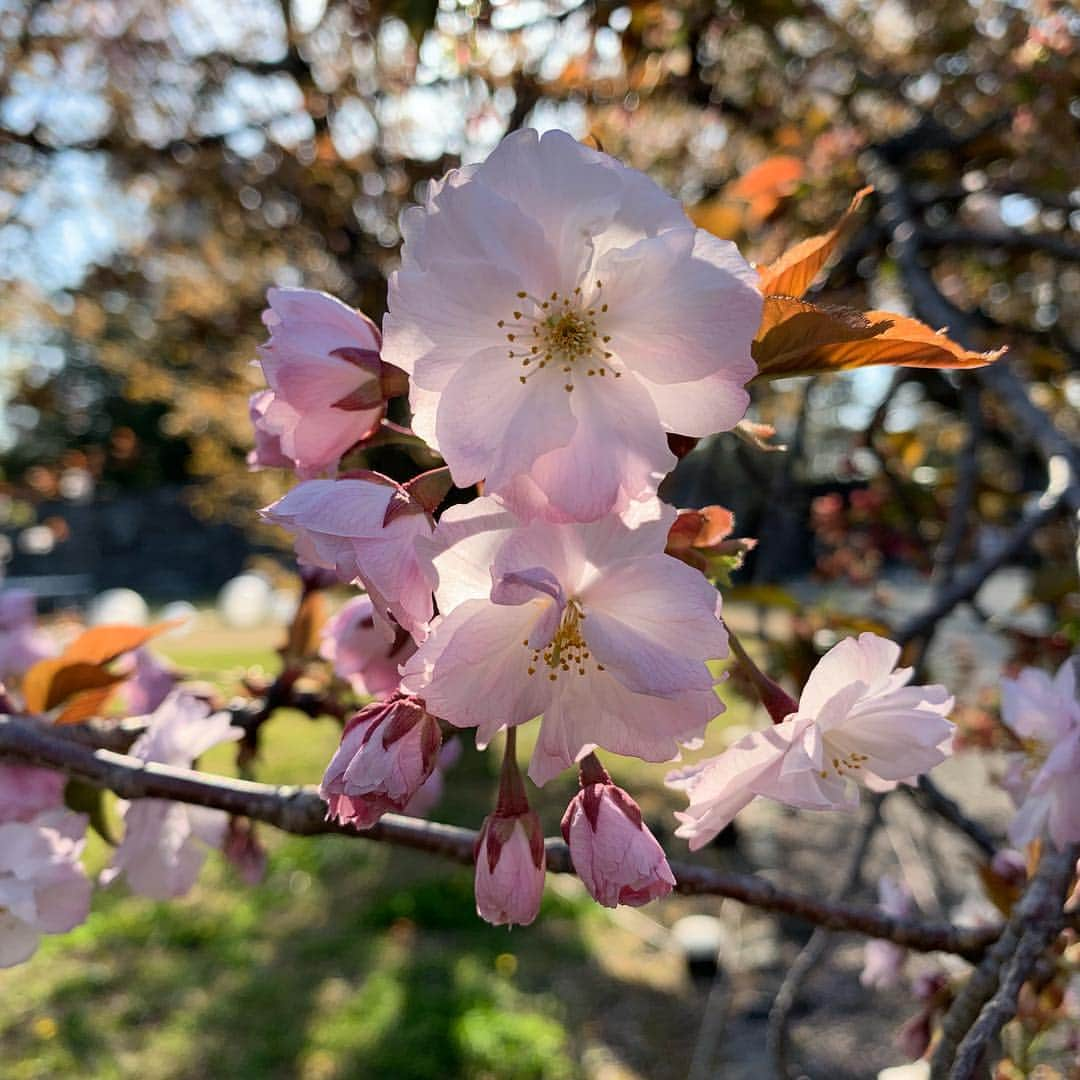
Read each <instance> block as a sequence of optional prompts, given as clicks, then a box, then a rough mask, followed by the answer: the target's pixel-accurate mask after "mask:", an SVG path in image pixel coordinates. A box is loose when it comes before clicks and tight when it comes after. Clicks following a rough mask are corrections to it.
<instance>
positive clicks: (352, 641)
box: [319, 596, 416, 697]
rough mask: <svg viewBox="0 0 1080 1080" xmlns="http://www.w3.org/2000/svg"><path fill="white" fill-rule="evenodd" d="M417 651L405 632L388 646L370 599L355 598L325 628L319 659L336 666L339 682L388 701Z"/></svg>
mask: <svg viewBox="0 0 1080 1080" xmlns="http://www.w3.org/2000/svg"><path fill="white" fill-rule="evenodd" d="M415 651H416V647H415V645H414V644H413V642H412V640H411V639H410V638H409V637H408V635H406V634H405V633H404V632H403V631H399V632H398V634H397V635H396V636H395V639H394V640H393V641H391V642H387V640H386V634H385V632H384V630H383V628H382V627H380V626H378V625H377V624H376V622H375V607H374V605H373V604H372V602H371V597H369V596H357V597H354V598H353V599H352V600H350V601H349V602H348V603H347V604H346V605H345V606H344V607H343V608H342V609H341V610H340V611H339V612H338V613H337V614H336V615H335V616H334V617H333V618H332V619H331V620H330V621H329V622H328V623H327V624H326V626H325V627H323V631H322V643H321V645H320V647H319V655H320V656H321V657H323V659H324V660H329V661H330V662H331V663H332V664H333V665H334V673H335V674H336V675H337V676H338V677H339V678H342V679H347V680H348V681H349V683H350V684H351V685H352V688H353V689H354V690H355V691H356V692H357V693H358V694H368V695H370V696H371V697H386V696H387V695H389V694H392V693H393V692H394V691H395V690H396V689H397V686H398V681H399V675H398V665H399V664H401V663H403V662H404V661H405V660H407V659H408V658H409V657H410V656H412V654H413V653H414V652H415Z"/></svg>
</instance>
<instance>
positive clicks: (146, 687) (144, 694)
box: [115, 649, 180, 716]
mask: <svg viewBox="0 0 1080 1080" xmlns="http://www.w3.org/2000/svg"><path fill="white" fill-rule="evenodd" d="M117 670H119V671H123V672H124V673H125V674H126V676H127V677H126V678H125V680H124V681H123V682H122V683H121V684H120V686H119V687H118V689H117V691H116V695H115V697H116V699H117V703H118V704H119V705H120V707H121V708H122V709H123V711H124V714H125V715H126V716H148V715H149V714H150V713H152V712H153V711H154V710H155V709H156V708H157V707H158V706H159V705H160V704H161V703H162V702H163V701H164V700H165V699H166V698H167V697H168V696H169V694H171V693H172V691H173V688H174V687H175V686H176V684H177V682H179V680H180V676H179V674H178V673H177V672H176V670H175V669H174V668H173V667H172V666H171V665H169V664H166V663H165V662H164V661H162V660H160V659H158V657H156V656H155V655H154V654H153V653H152V652H150V650H149V649H136V650H135V651H134V652H132V653H128V654H126V655H125V656H122V657H121V658H120V660H119V662H118V663H117Z"/></svg>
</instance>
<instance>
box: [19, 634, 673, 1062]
mask: <svg viewBox="0 0 1080 1080" xmlns="http://www.w3.org/2000/svg"><path fill="white" fill-rule="evenodd" d="M233 637H234V640H229V639H228V637H227V635H226V636H223V637H222V638H221V640H213V639H212V638H211V639H210V642H209V644H207V639H206V638H204V637H202V636H200V640H199V643H198V644H197V645H196V644H195V643H194V641H193V640H192V639H190V638H182V639H179V640H177V641H174V642H169V643H168V645H167V648H166V650H165V651H167V652H168V653H169V654H170V655H171V657H172V658H173V659H174V660H175V661H177V662H178V663H180V664H182V665H184V666H185V667H187V668H189V669H195V670H200V671H203V672H210V671H216V672H225V673H226V674H225V675H224V676H223V683H225V684H228V683H229V682H231V681H235V677H236V675H238V674H239V672H240V671H242V670H243V669H245V668H250V667H252V666H256V665H261V666H263V667H264V668H265V669H266V670H269V671H272V670H274V665H275V658H274V655H273V652H272V649H271V648H270V647H269V645H268V644H267V643H263V642H256V643H254V644H253V645H252V644H248V643H246V642H244V641H239V642H238V641H236V640H235V635H234V636H233ZM230 669H234V670H233V671H232V672H230ZM337 737H338V728H337V725H336V724H334V723H332V722H330V721H319V722H312V721H311V720H308V719H306V718H304V717H301V716H299V715H295V714H290V713H281V714H279V715H278V716H276V717H275V718H274V719H273V720H272V721H271V722H270V723H269V724H268V725H267V726H266V728H265V729H264V742H263V749H262V757H261V760H260V762H259V766H258V769H257V776H258V778H259V779H262V780H266V781H269V782H279V783H283V782H289V783H296V782H307V783H310V782H314V781H315V780H317V778H318V777H319V776H320V775H321V772H322V769H323V767H324V766H325V763H326V761H327V760H328V758H329V756H330V754H331V752H332V751H333V749H334V747H335V746H336V744H337ZM523 752H527V749H524V750H523ZM230 758H231V754H230V751H229V749H228V748H222V749H220V750H218V751H215V752H213V753H212V754H211V755H208V757H207V759H206V760H205V761H204V762H203V765H204V767H207V768H209V769H211V770H213V771H221V772H227V771H229V770H230ZM496 771H497V753H496V752H495V751H489V752H487V753H479V752H476V751H470V752H468V753H466V754H465V755H464V756H463V759H462V761H461V762H460V763H459V764H458V766H457V767H456V768H455V770H454V772H453V774H452V776H451V780H450V783H449V784H448V791H447V796H446V798H445V800H444V803H443V805H442V806H440V807H439V809H438V812H437V816H438V817H439V818H440V819H442V820H447V821H453V822H460V823H462V824H469V825H474V826H475V825H476V824H477V823H478V822H479V821H480V819H481V817H482V816H483V814H484V813H486V811H487V808H488V806H489V803H490V800H491V798H492V793H493V790H494V786H495V775H496ZM662 773H663V768H662V767H660V768H650V767H647V766H642V765H640V763H635V765H634V767H633V768H632V769H628V770H625V771H622V772H620V774H619V775H620V778H621V779H623V780H624V782H626V783H627V786H630V787H632V788H633V789H634V791H635V793H636V794H638V795H639V796H641V801H642V803H643V806H644V807H645V809H646V814H647V815H649V816H651V814H652V813H653V812H654V811H656V812H659V811H660V810H661V809H663V808H665V807H667V806H669V805H670V802H669V801H668V799H667V796H666V795H665V794H663V789H662V787H661V786H660V777H661V776H662ZM572 791H573V777H572V776H571V775H570V774H569V773H568V774H567V775H566V776H565V777H564V778H561V779H560V780H558V781H555V782H553V783H552V784H549V785H548V787H547V788H545V790H544V791H543V793H542V794H541V796H540V797H539V799H538V800H537V802H538V808H539V810H540V812H541V815H542V817H543V818H544V819H545V824H546V826H547V827H548V831H549V833H550V832H554V831H555V830H556V829H557V823H558V819H559V816H560V815H561V812H562V809H563V807H564V806H565V803H566V799H567V798H568V797H569V795H570V794H571V793H572ZM260 835H261V836H262V838H263V839H264V841H265V842H266V844H267V846H268V848H269V868H268V872H267V876H266V879H265V881H264V882H263V883H262V884H261V885H259V886H256V887H249V886H247V885H245V884H243V883H242V882H241V881H240V880H239V879H238V877H237V876H236V875H235V873H234V872H233V870H232V869H231V868H230V867H229V866H228V865H227V864H226V863H225V862H224V860H223V859H222V858H221V857H220V856H218V855H217V854H216V853H215V854H212V855H211V856H210V858H209V860H208V862H207V865H206V868H205V869H204V871H203V874H202V877H201V878H200V881H199V883H198V885H197V886H196V888H195V889H194V890H193V891H192V892H191V894H190V895H189V896H187V897H185V898H183V899H182V900H178V901H175V902H172V903H155V902H151V901H148V900H145V899H143V898H140V897H136V896H131V895H129V894H128V893H127V892H126V890H125V888H124V887H123V885H122V884H117V885H113V886H110V887H109V888H106V889H100V890H98V891H97V892H96V893H95V897H94V905H93V910H92V913H91V916H90V918H89V919H88V921H87V922H86V923H85V924H84V925H83V926H81V927H79V928H78V929H76V930H75V931H73V932H72V933H70V934H67V935H63V936H60V937H54V938H48V939H46V940H45V942H44V944H43V946H42V948H41V950H40V951H39V953H38V955H37V956H36V957H35V958H34V959H33V960H32V961H31V962H30V963H29V964H26V965H23V966H21V967H18V968H14V969H11V970H8V971H3V972H0V1062H2V1066H0V1076H2V1077H3V1078H4V1080H54V1078H57V1077H68V1076H80V1077H94V1078H101V1080H112V1078H129V1077H138V1078H139V1080H166V1078H168V1080H186V1078H191V1080H196V1078H198V1080H202V1078H206V1077H229V1078H236V1080H249V1078H250V1080H272V1078H279V1077H280V1078H293V1077H297V1078H301V1080H335V1078H364V1080H366V1078H378V1080H381V1078H383V1077H387V1078H394V1080H448V1078H462V1080H570V1078H576V1077H584V1076H591V1075H594V1074H595V1075H598V1076H599V1075H602V1076H604V1077H613V1078H616V1077H631V1076H635V1075H646V1076H650V1077H654V1076H655V1077H660V1076H678V1075H685V1068H686V1062H685V1061H682V1060H681V1058H680V1054H682V1055H683V1056H684V1055H685V1050H675V1049H673V1047H678V1046H679V1042H678V1040H677V1038H676V1034H677V1031H678V1027H677V1024H678V1023H679V1021H680V1020H681V1021H682V1023H683V1024H685V1022H686V1009H687V1000H686V995H687V994H688V993H689V991H688V988H687V987H686V985H685V981H684V978H683V975H682V971H681V965H680V964H679V962H678V961H677V959H675V958H673V957H672V956H670V955H665V954H658V953H656V952H654V951H652V950H651V949H650V947H649V946H647V945H646V944H645V943H644V942H642V941H641V940H640V939H639V938H637V937H635V936H634V935H633V934H632V933H628V932H627V931H626V930H625V929H624V928H623V927H622V926H621V925H620V924H619V923H617V922H616V921H613V920H612V918H611V917H610V916H609V915H608V914H607V913H606V912H604V911H603V910H602V909H600V908H598V907H596V906H595V905H594V904H592V902H591V901H589V900H588V899H587V898H585V897H584V896H583V894H582V893H581V891H580V889H577V890H575V889H573V888H572V887H559V888H553V887H550V886H549V889H548V891H547V894H546V896H545V901H544V909H543V912H542V914H541V917H540V919H538V920H537V922H536V923H535V924H534V925H533V926H531V927H526V928H516V929H514V930H513V931H507V930H505V929H503V930H499V929H495V928H492V927H489V926H487V925H486V924H484V923H482V922H481V921H480V920H479V919H478V918H477V917H476V913H475V907H474V902H473V897H472V880H471V873H470V872H469V871H468V870H467V869H464V868H460V867H452V866H448V865H447V864H445V863H441V862H439V861H437V860H434V859H431V858H428V857H423V856H420V855H416V854H413V853H410V852H406V851H400V850H391V849H389V848H387V847H382V846H380V845H377V844H365V843H360V842H357V841H354V840H349V839H344V838H339V837H317V838H298V837H287V836H282V835H280V834H274V833H272V832H271V831H270V830H263V831H262V833H261V834H260ZM107 859H108V849H107V848H106V847H105V845H104V844H103V843H102V842H101V841H99V840H97V839H96V838H95V839H94V840H93V842H92V844H91V845H90V850H89V853H88V857H87V863H88V866H89V867H90V868H91V870H92V871H93V872H96V871H97V870H98V869H100V868H101V867H102V866H103V865H104V864H105V862H106V861H107ZM648 910H649V913H650V914H653V915H654V917H655V915H656V914H657V912H658V910H659V909H658V908H655V907H654V908H651V909H648ZM627 1017H629V1018H631V1019H630V1021H629V1026H628V1022H627V1019H626V1018H627ZM598 1047H600V1048H601V1049H602V1050H603V1051H604V1052H603V1054H601V1057H602V1058H603V1060H604V1061H606V1062H608V1065H607V1066H605V1069H606V1070H607V1071H603V1070H601V1072H599V1073H594V1070H593V1069H592V1068H591V1067H590V1066H589V1065H588V1062H589V1061H591V1060H593V1059H594V1058H595V1057H596V1052H597V1048H598ZM612 1061H617V1062H619V1061H621V1062H622V1063H623V1064H620V1065H618V1067H617V1068H615V1071H611V1065H610V1063H611V1062H612ZM628 1062H632V1063H633V1065H634V1066H635V1068H638V1069H641V1070H642V1071H640V1072H636V1071H634V1070H632V1069H630V1068H629V1067H628V1066H627V1063H628Z"/></svg>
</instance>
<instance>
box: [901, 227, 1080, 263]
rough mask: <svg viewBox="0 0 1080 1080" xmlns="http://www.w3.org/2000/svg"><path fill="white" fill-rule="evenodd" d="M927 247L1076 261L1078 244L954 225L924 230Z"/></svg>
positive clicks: (1078, 259)
mask: <svg viewBox="0 0 1080 1080" xmlns="http://www.w3.org/2000/svg"><path fill="white" fill-rule="evenodd" d="M921 243H922V246H923V247H927V248H946V247H949V248H957V247H961V248H999V249H1001V250H1002V251H1027V252H1030V251H1038V252H1043V253H1045V254H1047V255H1052V256H1053V257H1054V258H1055V259H1065V260H1068V261H1071V262H1080V244H1071V243H1069V241H1068V240H1065V239H1064V238H1063V237H1060V236H1051V235H1049V234H1047V233H1025V232H1015V231H1011V230H1010V231H1006V230H1004V229H1003V230H1001V231H1000V232H998V231H995V232H990V231H980V230H978V229H962V228H959V227H958V226H937V227H935V228H933V229H927V230H926V231H925V232H924V234H923V236H922V238H921Z"/></svg>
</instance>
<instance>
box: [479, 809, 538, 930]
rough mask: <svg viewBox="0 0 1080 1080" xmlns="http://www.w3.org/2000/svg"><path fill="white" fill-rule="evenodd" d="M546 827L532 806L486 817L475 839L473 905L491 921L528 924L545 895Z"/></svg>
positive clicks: (505, 923)
mask: <svg viewBox="0 0 1080 1080" xmlns="http://www.w3.org/2000/svg"><path fill="white" fill-rule="evenodd" d="M544 874H545V855H544V832H543V829H542V828H541V825H540V819H539V818H538V817H537V816H536V814H535V813H534V812H533V811H532V810H524V811H522V812H521V813H517V814H512V813H499V812H498V811H496V813H494V814H491V815H490V816H489V817H486V818H484V824H483V825H482V826H481V827H480V835H479V837H478V838H477V841H476V881H475V886H476V911H477V914H478V915H479V916H480V918H481V919H483V920H484V921H485V922H489V923H491V924H492V926H511V925H512V926H528V925H529V923H531V922H532V921H533V920H534V919H535V918H536V916H537V915H538V914H539V913H540V901H541V900H542V899H543V896H544Z"/></svg>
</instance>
